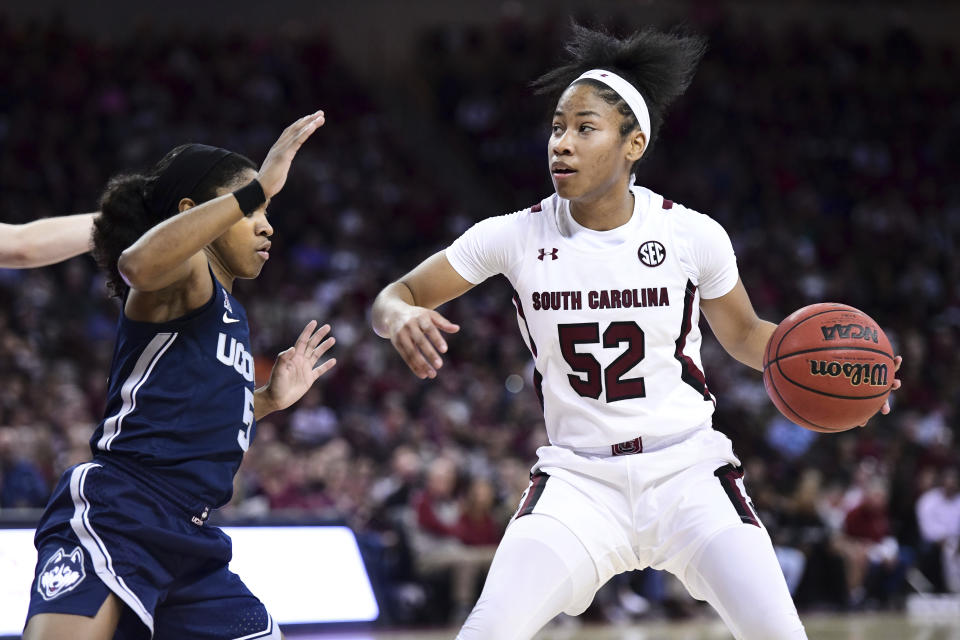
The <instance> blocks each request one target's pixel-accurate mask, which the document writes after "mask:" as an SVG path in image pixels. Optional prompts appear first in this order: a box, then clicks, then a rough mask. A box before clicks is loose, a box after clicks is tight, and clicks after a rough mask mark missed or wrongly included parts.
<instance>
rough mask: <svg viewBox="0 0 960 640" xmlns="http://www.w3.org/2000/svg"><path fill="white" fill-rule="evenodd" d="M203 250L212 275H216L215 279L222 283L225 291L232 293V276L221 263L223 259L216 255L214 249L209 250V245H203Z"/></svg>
mask: <svg viewBox="0 0 960 640" xmlns="http://www.w3.org/2000/svg"><path fill="white" fill-rule="evenodd" d="M203 252H204V253H205V254H206V256H207V261H208V262H209V263H210V268H211V269H213V275H214V276H216V278H217V281H218V282H220V284H222V285H223V288H224V289H226V290H227V293H233V281H234V276H233V274H232V273H230V270H229V269H227V266H226V265H225V264H224V263H223V259H222V258H221V257H220V256H219V255H217V252H216V251H211V250H210V247H209V246H206V247H204V249H203Z"/></svg>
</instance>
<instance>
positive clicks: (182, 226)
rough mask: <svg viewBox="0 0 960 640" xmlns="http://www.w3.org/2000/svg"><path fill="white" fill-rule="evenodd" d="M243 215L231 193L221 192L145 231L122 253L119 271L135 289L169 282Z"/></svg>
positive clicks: (151, 288) (161, 285) (158, 287)
mask: <svg viewBox="0 0 960 640" xmlns="http://www.w3.org/2000/svg"><path fill="white" fill-rule="evenodd" d="M241 218H243V212H242V211H240V205H239V204H238V203H237V199H236V198H235V197H234V196H233V194H229V193H228V194H226V195H222V196H220V197H218V198H214V199H213V200H209V201H207V202H204V203H203V204H201V205H198V206H195V207H191V208H190V209H187V210H186V211H183V212H181V213H179V214H177V215H175V216H173V217H172V218H168V219H166V220H164V221H163V222H161V223H160V224H158V225H157V226H155V227H153V228H152V229H150V230H149V231H147V232H146V233H145V234H143V236H141V237H140V239H139V240H137V241H136V242H134V243H133V244H132V245H131V246H130V247H129V248H127V249H126V250H125V251H124V252H123V253H122V254H120V260H119V263H118V267H119V269H120V273H121V274H123V276H124V278H126V279H127V281H128V282H129V283H130V285H131V286H132V287H134V288H136V289H140V290H143V291H151V290H156V289H161V288H163V287H164V286H167V285H168V284H170V282H168V281H167V280H168V279H169V278H170V277H171V274H172V273H173V272H174V270H175V269H176V268H177V267H179V266H180V265H182V264H184V263H185V262H186V261H187V260H188V259H189V258H190V257H192V256H193V255H195V254H196V253H198V252H199V251H200V250H202V249H203V248H204V247H205V246H207V245H208V244H210V243H211V242H213V241H214V240H215V239H216V238H218V237H219V236H220V235H221V234H223V232H225V231H226V230H227V229H229V228H230V226H231V225H233V224H234V223H236V222H238V221H239V220H240V219H241Z"/></svg>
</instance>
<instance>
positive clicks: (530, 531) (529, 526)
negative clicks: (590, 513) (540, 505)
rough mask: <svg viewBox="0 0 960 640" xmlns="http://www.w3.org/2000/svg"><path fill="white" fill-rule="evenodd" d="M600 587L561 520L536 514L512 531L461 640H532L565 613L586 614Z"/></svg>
mask: <svg viewBox="0 0 960 640" xmlns="http://www.w3.org/2000/svg"><path fill="white" fill-rule="evenodd" d="M599 587H600V583H599V581H598V576H597V571H596V568H595V566H594V563H593V560H592V559H591V557H590V554H589V553H588V552H587V549H586V548H585V547H584V546H583V544H582V543H581V542H580V540H579V539H578V538H577V537H576V536H575V535H574V534H573V533H572V532H571V530H570V529H569V528H567V526H566V525H565V524H563V523H561V522H559V521H558V520H556V519H554V518H552V517H550V516H546V515H542V514H536V513H534V514H532V515H527V516H524V517H521V518H518V519H517V520H516V521H514V522H513V523H512V524H511V525H510V527H508V528H507V532H506V534H504V536H503V540H502V541H501V542H500V546H499V547H498V548H497V552H496V555H495V556H494V558H493V564H492V565H491V566H490V571H489V572H488V573H487V580H486V582H485V583H484V585H483V592H482V593H481V594H480V600H479V601H478V602H477V604H476V606H475V607H474V608H473V611H472V612H471V613H470V616H469V617H468V618H467V620H466V622H465V623H464V625H463V628H462V629H461V630H460V633H459V634H458V636H457V638H458V640H489V639H490V638H496V639H497V640H528V639H529V638H532V637H533V635H534V634H535V633H536V632H537V631H538V630H539V629H540V628H541V627H543V626H544V625H545V624H546V623H547V622H549V621H550V620H551V619H552V618H553V617H554V616H556V615H557V614H559V613H561V612H567V613H572V614H577V613H581V612H582V611H583V610H584V609H586V607H587V605H589V604H590V601H591V600H592V599H593V594H594V593H595V592H596V590H597V589H598V588H599Z"/></svg>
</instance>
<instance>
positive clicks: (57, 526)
mask: <svg viewBox="0 0 960 640" xmlns="http://www.w3.org/2000/svg"><path fill="white" fill-rule="evenodd" d="M196 515H197V514H196V513H191V511H190V509H189V508H187V507H185V506H184V505H183V504H182V503H180V502H178V501H176V500H171V498H170V496H169V493H165V492H162V491H161V490H159V489H158V488H157V487H156V486H155V485H151V484H150V483H149V482H147V481H146V480H144V479H142V478H139V477H137V476H135V475H134V474H132V473H130V472H129V471H127V470H125V469H121V468H119V467H116V466H114V465H112V464H107V463H103V464H101V463H99V462H87V463H84V464H80V465H77V466H75V467H73V468H72V469H69V470H68V471H67V472H66V473H65V474H64V475H63V477H62V478H61V479H60V483H59V484H58V485H57V488H56V489H55V490H54V492H53V495H52V496H51V497H50V502H49V503H48V504H47V509H46V511H45V512H44V515H43V518H42V519H41V521H40V524H39V525H38V527H37V533H36V537H35V540H34V542H35V544H36V547H37V568H36V573H35V577H34V581H33V587H32V588H31V591H30V609H29V612H28V613H27V619H28V620H29V618H30V617H31V616H34V615H36V614H38V613H68V614H76V615H83V616H94V615H96V613H97V611H99V610H100V607H101V605H102V604H103V602H104V600H106V598H107V596H108V595H109V594H110V593H114V594H115V595H116V596H117V597H118V598H120V600H121V601H122V602H123V603H124V604H125V605H126V607H125V610H124V613H123V615H122V616H121V620H120V625H119V628H118V629H117V633H116V635H115V636H114V637H115V638H122V639H124V640H126V639H128V638H150V637H151V635H152V637H153V638H155V639H157V640H174V639H177V640H182V639H183V638H197V639H210V640H214V639H217V640H228V639H229V640H234V639H243V640H254V639H255V638H257V639H259V638H271V639H272V638H280V630H279V628H278V627H277V626H276V624H274V622H273V619H272V618H271V617H270V615H269V614H268V613H267V610H266V608H265V607H264V606H263V603H261V602H260V600H258V599H257V598H256V597H255V596H254V595H253V594H252V593H250V590H249V589H247V587H246V585H244V584H243V581H241V580H240V578H239V577H238V576H237V575H236V574H234V573H233V572H231V571H230V570H229V569H228V568H227V565H228V563H229V562H230V558H231V556H232V547H231V542H230V537H229V536H227V534H225V533H223V532H222V531H221V530H220V529H217V528H216V527H211V526H208V525H206V524H204V521H203V520H198V519H197V517H196ZM195 521H198V522H200V524H199V525H198V524H195Z"/></svg>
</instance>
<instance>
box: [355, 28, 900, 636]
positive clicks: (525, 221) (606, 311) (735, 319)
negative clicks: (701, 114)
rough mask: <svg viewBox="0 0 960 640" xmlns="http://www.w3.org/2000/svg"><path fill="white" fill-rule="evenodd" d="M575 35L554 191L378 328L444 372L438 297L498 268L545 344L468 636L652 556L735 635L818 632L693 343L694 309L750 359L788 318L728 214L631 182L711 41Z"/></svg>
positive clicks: (491, 233)
mask: <svg viewBox="0 0 960 640" xmlns="http://www.w3.org/2000/svg"><path fill="white" fill-rule="evenodd" d="M567 50H568V52H569V53H570V60H569V61H568V62H567V63H566V64H563V65H562V66H559V67H557V68H556V69H554V70H553V71H550V72H549V73H547V74H546V75H544V76H543V77H541V78H540V79H539V80H538V81H537V82H536V86H537V87H538V88H539V89H540V90H541V92H546V93H549V94H551V95H556V96H559V99H558V101H557V103H556V108H555V112H554V114H553V120H552V125H551V133H550V136H549V140H548V142H547V158H548V164H549V167H550V173H551V176H552V178H553V184H554V187H555V189H556V193H555V194H553V195H551V196H549V197H548V198H546V199H544V200H543V201H542V202H540V203H538V204H536V205H534V206H532V207H530V208H528V209H525V210H523V211H518V212H516V213H514V214H510V215H506V216H500V217H495V218H488V219H486V220H483V221H481V222H480V223H478V224H476V225H475V226H474V227H472V228H471V229H469V230H468V231H467V232H466V233H464V234H463V235H462V236H461V237H460V238H459V239H457V240H456V241H455V242H454V243H453V244H452V245H451V246H450V247H448V248H447V249H446V250H445V251H441V252H439V253H437V254H435V255H434V256H432V257H430V258H428V259H427V260H425V261H424V262H423V263H421V264H420V265H419V266H417V267H416V268H415V269H414V270H413V271H411V272H410V273H408V274H407V275H405V276H404V277H403V278H401V279H400V280H399V281H397V282H395V283H393V284H391V285H389V286H387V287H386V288H385V289H384V290H383V291H382V292H381V293H380V295H379V296H378V297H377V299H376V301H375V303H374V307H373V324H374V329H375V330H376V332H377V333H378V334H379V335H381V336H383V337H385V338H389V339H390V340H391V342H392V343H393V345H394V347H395V348H396V349H397V351H398V352H399V353H400V355H401V356H402V357H403V359H404V360H405V361H406V363H407V364H408V366H409V367H410V369H411V370H413V372H414V373H415V374H416V375H418V376H419V377H421V378H433V377H435V376H436V375H437V372H438V370H439V369H440V367H441V366H442V364H443V361H442V357H441V354H443V353H445V352H446V350H447V343H446V341H445V339H444V337H443V335H442V333H441V332H448V333H453V332H456V331H457V330H458V329H459V327H458V326H457V325H455V324H453V323H451V322H450V321H449V320H447V319H446V318H444V317H443V316H442V315H440V314H439V313H437V312H436V311H434V309H435V308H436V307H437V306H439V305H441V304H443V303H444V302H447V301H448V300H451V299H453V298H456V297H458V296H460V295H462V294H464V293H466V292H467V291H468V290H470V289H471V288H472V287H474V286H475V285H477V284H479V283H480V282H482V281H484V280H485V279H486V278H488V277H490V276H492V275H495V274H504V275H505V276H506V277H507V278H508V280H509V281H510V283H511V285H512V286H513V289H514V294H515V295H514V304H515V306H516V311H517V320H518V324H519V326H520V331H521V333H522V335H523V338H524V340H525V341H526V342H527V346H528V347H529V349H530V351H531V354H532V355H533V358H534V362H535V371H534V384H535V387H536V390H537V393H538V396H539V398H540V402H541V405H542V407H543V411H544V421H545V423H546V427H547V432H548V436H549V440H550V445H549V446H545V447H541V448H540V449H539V450H538V451H537V455H538V460H537V462H536V464H535V465H534V467H533V470H532V474H531V483H530V486H529V487H528V489H527V491H526V492H525V493H524V495H523V496H522V497H521V500H520V505H519V507H518V509H517V512H516V514H515V516H514V518H513V520H512V521H511V523H510V525H509V527H508V528H507V531H506V533H505V535H504V538H503V540H502V542H501V543H500V546H499V548H498V550H497V554H496V557H495V558H494V560H493V564H492V566H491V568H490V572H489V574H488V576H487V581H486V584H485V585H484V588H483V592H482V593H481V595H480V599H479V601H478V603H477V604H476V606H475V607H474V609H473V611H472V612H471V614H470V616H469V617H468V618H467V620H466V622H465V623H464V626H463V628H462V629H461V630H460V633H459V635H458V638H460V639H461V640H489V639H491V638H496V639H497V640H525V639H527V638H531V637H532V636H533V635H534V634H535V633H536V632H537V630H538V629H540V628H541V627H542V626H543V625H544V624H546V622H548V621H549V620H550V619H551V618H553V617H554V616H555V615H557V614H559V613H560V612H567V613H569V614H571V615H576V614H578V613H580V612H582V611H584V610H585V609H586V607H587V606H588V605H589V604H590V602H591V600H592V599H593V596H594V593H595V592H596V590H597V589H598V588H599V587H600V586H601V585H603V584H604V583H605V582H606V581H607V580H609V579H610V578H611V577H612V576H613V575H615V574H617V573H620V572H623V571H629V570H633V569H641V568H644V567H648V566H649V567H654V568H657V569H664V570H667V571H670V572H672V573H674V574H675V575H676V576H677V577H678V578H679V579H680V580H681V581H682V582H683V584H684V585H685V586H686V587H687V589H688V590H689V591H690V593H691V594H692V595H693V596H694V597H696V598H698V599H702V600H707V601H708V602H709V603H710V604H711V605H713V607H714V608H716V609H717V611H718V612H719V613H720V615H721V617H722V618H723V620H724V621H725V622H726V624H727V626H728V627H729V628H730V630H731V631H732V632H733V634H734V636H736V638H738V639H739V640H788V639H789V640H799V639H802V638H806V634H805V631H804V628H803V624H802V623H801V621H800V618H799V617H798V615H797V611H796V608H795V606H794V604H793V602H792V600H791V598H790V594H789V592H788V591H787V586H786V583H785V581H784V578H783V574H782V572H781V570H780V567H779V565H778V563H777V559H776V556H775V555H774V551H773V545H772V543H771V541H770V537H769V535H768V534H767V531H766V529H764V528H763V525H762V523H761V522H760V520H759V518H758V517H757V514H756V512H755V511H754V509H753V506H752V504H751V502H750V500H749V498H748V496H747V494H746V492H745V489H744V485H743V480H742V478H743V473H742V471H741V467H740V461H739V460H738V458H737V457H736V456H735V455H734V453H733V448H732V445H731V443H730V441H729V440H728V439H727V438H726V436H724V435H723V434H722V433H720V432H718V431H715V430H714V429H713V428H712V425H711V415H712V413H713V409H714V398H713V396H712V394H711V393H710V391H709V389H708V387H707V383H706V379H705V377H704V375H703V372H702V365H701V361H700V353H699V351H700V341H701V334H700V330H699V328H698V320H699V312H700V309H702V310H703V312H704V314H705V315H706V317H707V320H708V321H709V322H710V326H711V328H712V329H713V332H714V334H715V335H716V336H717V338H718V339H719V341H720V343H721V344H722V345H723V347H724V348H725V349H726V350H727V352H728V353H730V355H732V356H733V357H734V358H736V359H737V360H739V361H740V362H742V363H744V364H746V365H747V366H750V367H753V368H754V369H757V370H759V369H761V356H762V353H763V349H764V347H765V345H766V343H767V340H768V339H769V338H770V335H771V334H772V333H773V331H774V329H775V325H773V324H772V323H770V322H766V321H763V320H761V319H760V318H758V317H757V315H756V313H755V312H754V310H753V307H752V305H751V303H750V299H749V297H748V296H747V292H746V290H745V289H744V286H743V283H742V282H741V281H740V279H739V275H738V271H737V265H736V259H735V256H734V252H733V247H732V245H731V242H730V239H729V237H728V236H727V234H726V232H725V231H724V230H723V228H722V227H720V225H719V224H717V223H716V222H715V221H713V220H712V219H710V218H708V217H707V216H705V215H702V214H700V213H696V212H694V211H692V210H690V209H687V208H686V207H684V206H682V205H680V204H678V203H675V202H672V201H671V200H668V199H666V198H664V197H663V196H660V195H658V194H656V193H654V192H652V191H650V190H649V189H646V188H644V187H640V186H634V185H633V176H634V175H635V174H636V171H637V167H638V163H639V162H640V159H641V157H642V156H643V155H644V154H645V152H647V151H648V150H649V148H650V146H651V144H652V143H653V142H654V141H655V140H656V137H657V131H658V128H659V126H660V123H661V121H662V117H663V113H664V111H665V109H666V107H667V106H668V105H669V104H670V102H672V101H673V99H674V98H676V97H677V96H679V95H680V94H681V93H683V91H684V90H685V89H686V87H687V85H688V84H689V82H690V80H691V78H692V75H693V72H694V69H695V67H696V64H697V62H698V61H699V59H700V57H701V55H702V53H703V50H704V44H703V42H702V41H701V40H700V39H699V38H696V37H689V36H680V35H675V34H665V33H659V32H656V31H653V30H645V31H643V32H640V33H636V34H633V35H632V36H630V37H628V38H626V39H622V40H621V39H618V38H615V37H612V36H610V35H608V34H605V33H603V32H599V31H593V30H590V29H586V28H582V27H575V28H574V37H573V40H572V41H571V42H570V43H569V44H568V46H567ZM897 363H898V365H899V359H898V360H897ZM894 386H895V388H896V386H899V384H898V383H895V385H894ZM882 411H883V412H884V413H887V412H888V411H889V406H884V408H883V409H882Z"/></svg>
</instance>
